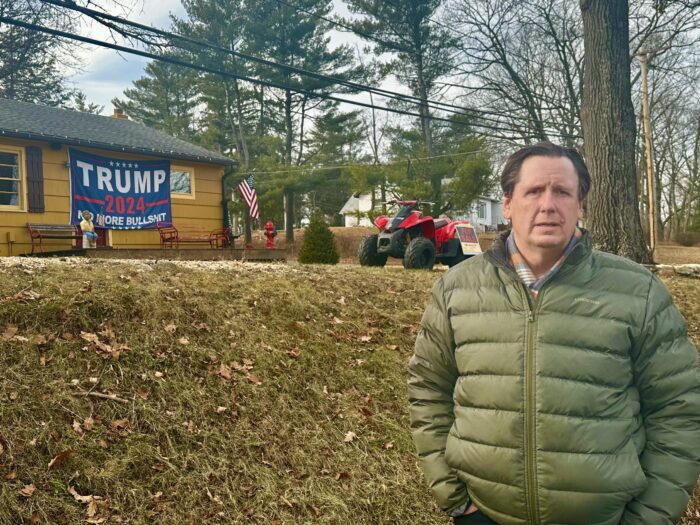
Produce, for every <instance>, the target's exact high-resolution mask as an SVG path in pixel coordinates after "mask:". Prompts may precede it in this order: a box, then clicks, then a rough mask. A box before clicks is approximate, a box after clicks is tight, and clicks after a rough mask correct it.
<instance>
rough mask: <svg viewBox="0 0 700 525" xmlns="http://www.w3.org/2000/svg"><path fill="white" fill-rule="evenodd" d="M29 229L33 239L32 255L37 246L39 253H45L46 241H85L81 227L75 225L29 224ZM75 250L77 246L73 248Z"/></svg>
mask: <svg viewBox="0 0 700 525" xmlns="http://www.w3.org/2000/svg"><path fill="white" fill-rule="evenodd" d="M27 229H28V230H29V236H30V237H31V239H32V254H33V253H34V249H35V248H36V247H37V246H38V247H39V251H40V252H41V253H44V240H45V239H72V240H81V241H82V239H83V234H82V232H81V231H80V227H78V226H76V225H74V224H39V223H32V222H28V223H27ZM73 248H75V246H73Z"/></svg>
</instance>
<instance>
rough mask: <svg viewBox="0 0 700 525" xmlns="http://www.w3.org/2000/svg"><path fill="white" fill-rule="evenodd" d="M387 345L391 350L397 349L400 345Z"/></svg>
mask: <svg viewBox="0 0 700 525" xmlns="http://www.w3.org/2000/svg"><path fill="white" fill-rule="evenodd" d="M386 347H387V348H388V349H389V350H396V349H397V348H398V347H399V346H398V345H386Z"/></svg>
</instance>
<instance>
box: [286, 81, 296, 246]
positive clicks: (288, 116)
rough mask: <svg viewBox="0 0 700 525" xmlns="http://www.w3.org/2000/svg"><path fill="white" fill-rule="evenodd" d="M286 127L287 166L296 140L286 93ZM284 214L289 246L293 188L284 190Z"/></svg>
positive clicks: (291, 238)
mask: <svg viewBox="0 0 700 525" xmlns="http://www.w3.org/2000/svg"><path fill="white" fill-rule="evenodd" d="M284 125H285V131H286V133H285V141H284V163H285V164H286V165H287V166H291V165H292V140H293V138H294V130H293V129H292V92H291V91H289V90H287V91H285V97H284ZM284 206H285V208H284V214H285V225H286V228H285V232H284V233H285V239H286V241H287V245H289V244H292V243H293V242H294V192H293V190H292V189H291V188H285V189H284Z"/></svg>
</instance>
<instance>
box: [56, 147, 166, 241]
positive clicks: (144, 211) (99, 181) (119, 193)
mask: <svg viewBox="0 0 700 525" xmlns="http://www.w3.org/2000/svg"><path fill="white" fill-rule="evenodd" d="M68 160H69V165H70V185H71V223H72V224H80V221H81V220H82V216H81V214H82V213H83V212H84V211H86V210H87V211H89V212H91V213H92V216H93V222H94V224H95V226H98V227H100V228H109V229H114V230H135V229H140V228H155V227H156V224H157V223H158V222H172V215H171V210H170V161H169V160H124V159H117V158H108V157H100V156H99V155H92V154H91V153H85V152H84V151H80V150H77V149H73V148H69V149H68Z"/></svg>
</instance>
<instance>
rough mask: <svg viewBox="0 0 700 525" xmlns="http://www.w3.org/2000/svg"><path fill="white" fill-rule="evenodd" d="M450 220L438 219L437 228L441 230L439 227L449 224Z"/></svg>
mask: <svg viewBox="0 0 700 525" xmlns="http://www.w3.org/2000/svg"><path fill="white" fill-rule="evenodd" d="M449 222H450V221H449V220H448V219H440V220H437V221H435V229H436V230H439V229H440V228H442V227H443V226H447V225H448V224H449Z"/></svg>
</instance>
